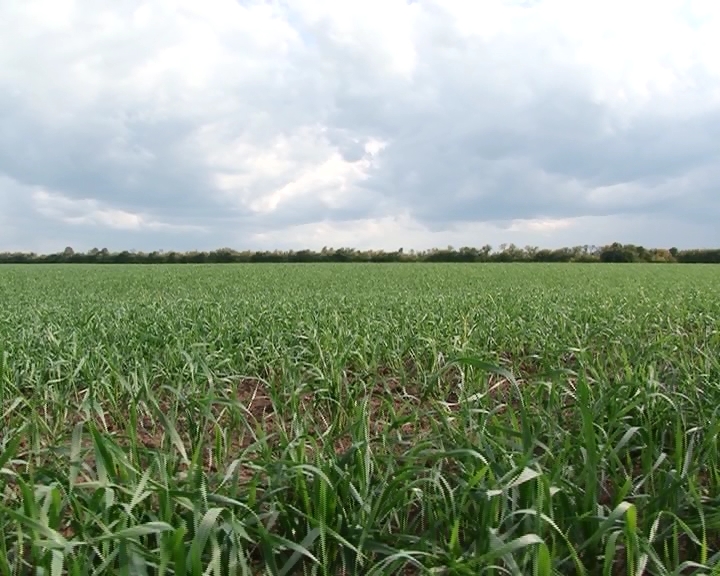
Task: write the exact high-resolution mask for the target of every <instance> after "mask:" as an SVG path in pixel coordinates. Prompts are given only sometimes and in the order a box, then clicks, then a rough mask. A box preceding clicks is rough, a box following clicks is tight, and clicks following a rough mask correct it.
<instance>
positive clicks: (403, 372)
mask: <svg viewBox="0 0 720 576" xmlns="http://www.w3.org/2000/svg"><path fill="white" fill-rule="evenodd" d="M718 285H720V268H714V267H702V266H698V267H693V266H690V265H688V266H684V267H675V266H652V265H632V266H622V265H618V266H615V265H581V264H576V265H519V264H518V265H515V264H508V265H502V264H500V265H442V264H438V265H434V264H423V265H402V264H399V265H397V264H391V265H331V264H327V265H267V266H265V265H249V266H243V265H228V266H222V265H217V266H194V265H186V266H149V267H143V266H121V265H117V266H90V265H88V266H73V265H66V266H50V265H47V266H35V267H32V266H28V267H22V266H5V267H2V268H0V301H1V302H2V306H0V411H1V412H2V420H1V421H0V426H1V428H0V490H1V491H2V494H3V499H2V504H1V505H0V574H2V575H6V576H10V575H16V574H26V573H27V574H30V573H37V574H47V575H51V576H55V575H60V574H73V575H90V574H158V575H185V574H192V575H197V576H199V575H201V574H217V575H235V574H246V575H250V574H253V575H254V574H269V575H291V574H308V575H309V574H315V575H322V576H339V575H347V576H349V575H353V576H364V575H381V574H444V575H449V576H450V575H457V576H462V575H467V576H477V575H478V574H493V575H501V574H537V575H539V576H544V575H550V574H588V575H590V574H603V575H604V574H627V575H633V576H634V575H640V574H658V575H664V574H711V573H712V574H717V573H720V563H719V562H718V560H719V559H720V466H719V456H718V432H719V431H720V414H719V411H720V356H719V355H718V350H720V328H719V324H718V322H719V321H720V292H718V290H717V286H718Z"/></svg>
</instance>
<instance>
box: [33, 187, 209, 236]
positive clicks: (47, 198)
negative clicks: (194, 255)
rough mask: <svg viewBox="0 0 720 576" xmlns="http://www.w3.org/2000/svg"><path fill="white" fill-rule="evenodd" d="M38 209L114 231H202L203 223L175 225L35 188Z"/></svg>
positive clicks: (71, 221) (51, 216) (53, 216)
mask: <svg viewBox="0 0 720 576" xmlns="http://www.w3.org/2000/svg"><path fill="white" fill-rule="evenodd" d="M31 199H32V203H33V206H34V208H35V209H36V210H37V211H38V212H39V213H40V214H41V215H43V216H45V217H46V218H49V219H52V220H60V221H62V222H65V223H67V224H72V225H89V226H96V227H100V228H111V229H114V230H127V231H134V230H145V229H146V230H154V231H163V230H166V231H177V232H198V231H200V232H202V231H203V228H202V227H199V226H188V225H174V224H170V223H167V222H161V221H159V220H155V219H153V218H151V217H148V216H147V215H144V214H137V213H133V212H127V211H125V210H118V209H115V208H112V207H109V206H104V205H103V204H101V203H100V202H97V201H96V200H93V199H83V200H74V199H71V198H66V197H65V196H63V195H62V194H57V193H52V192H48V191H47V190H42V189H35V190H33V191H32V193H31Z"/></svg>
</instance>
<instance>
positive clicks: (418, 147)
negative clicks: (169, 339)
mask: <svg viewBox="0 0 720 576" xmlns="http://www.w3.org/2000/svg"><path fill="white" fill-rule="evenodd" d="M717 54H720V4H718V3H717V2H715V1H714V0H696V1H690V0H688V1H680V0H677V1H673V0H667V1H663V0H655V1H652V2H650V1H649V0H636V1H634V2H627V1H623V2H620V1H619V0H606V1H603V2H587V3H579V2H576V1H575V0H534V1H533V0H524V1H521V0H514V1H512V0H506V1H503V0H492V1H491V0H483V1H481V0H478V1H477V2H467V1H465V0H417V1H414V0H413V1H408V0H367V1H364V2H355V1H354V0H353V1H350V0H347V1H345V0H344V1H337V0H292V2H290V1H289V0H275V1H259V0H242V1H237V0H206V1H205V2H202V3H198V2H195V1H193V0H182V1H178V0H155V1H151V2H143V1H140V0H130V1H128V2H123V3H117V2H112V1H110V0H94V1H93V2H90V1H89V0H85V1H81V0H37V1H35V0H9V1H8V2H4V3H2V4H0V250H2V249H6V250H14V249H24V250H36V251H56V250H61V249H62V248H63V247H64V246H65V245H72V246H74V247H75V248H76V249H88V248H91V247H93V246H98V247H102V246H107V247H108V248H110V249H129V248H136V249H146V250H151V249H161V248H165V249H171V248H172V249H193V248H201V249H208V248H218V247H222V246H232V247H235V248H275V247H278V248H289V247H295V248H304V247H310V248H318V247H321V246H323V245H328V246H330V245H334V246H340V245H350V246H353V247H357V248H366V247H378V248H383V247H384V248H397V247H399V246H405V247H407V248H409V247H414V248H423V247H430V246H444V245H447V244H453V245H463V244H471V245H482V244H485V243H488V242H489V243H492V244H499V243H501V242H515V243H517V244H521V245H524V244H527V243H530V244H539V245H543V246H556V245H564V244H586V243H589V244H601V243H605V242H610V241H614V240H616V239H617V240H621V241H628V242H637V243H644V244H652V245H657V246H669V245H677V246H680V247H686V246H711V245H713V246H717V245H720V226H717V225H716V224H715V221H716V220H717V219H718V218H720V163H719V162H718V160H719V159H720V146H718V144H717V143H718V142H720V60H719V59H718V58H717V57H716V55H717Z"/></svg>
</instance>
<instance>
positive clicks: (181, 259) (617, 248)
mask: <svg viewBox="0 0 720 576" xmlns="http://www.w3.org/2000/svg"><path fill="white" fill-rule="evenodd" d="M253 262H657V263H707V264H710V263H714V264H718V263H720V249H693V250H678V249H677V248H669V249H665V248H645V247H643V246H637V245H634V244H620V243H618V242H615V243H613V244H609V245H606V246H590V245H585V246H573V247H568V248H556V249H542V248H538V247H535V246H525V247H524V248H521V247H518V246H516V245H515V244H501V245H500V246H499V247H498V248H497V249H494V248H493V247H492V246H490V245H489V244H486V245H485V246H482V247H481V248H472V247H468V246H464V247H462V248H453V247H452V246H448V247H447V248H442V249H439V248H435V249H432V250H422V251H416V250H409V251H405V250H404V249H402V248H400V249H398V250H395V251H384V250H356V249H354V248H323V249H322V250H319V251H316V250H298V251H295V250H286V251H281V250H274V251H249V250H245V251H237V250H233V249H231V248H221V249H219V250H212V251H208V252H200V251H191V252H175V251H167V252H166V251H154V252H138V251H134V250H124V251H122V252H110V251H109V250H108V249H107V248H103V249H98V248H93V249H92V250H89V251H87V252H76V251H75V250H73V249H72V247H67V248H65V250H63V251H62V252H58V253H56V254H35V253H25V252H5V253H0V264H64V263H73V264H210V263H218V264H219V263H253Z"/></svg>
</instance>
